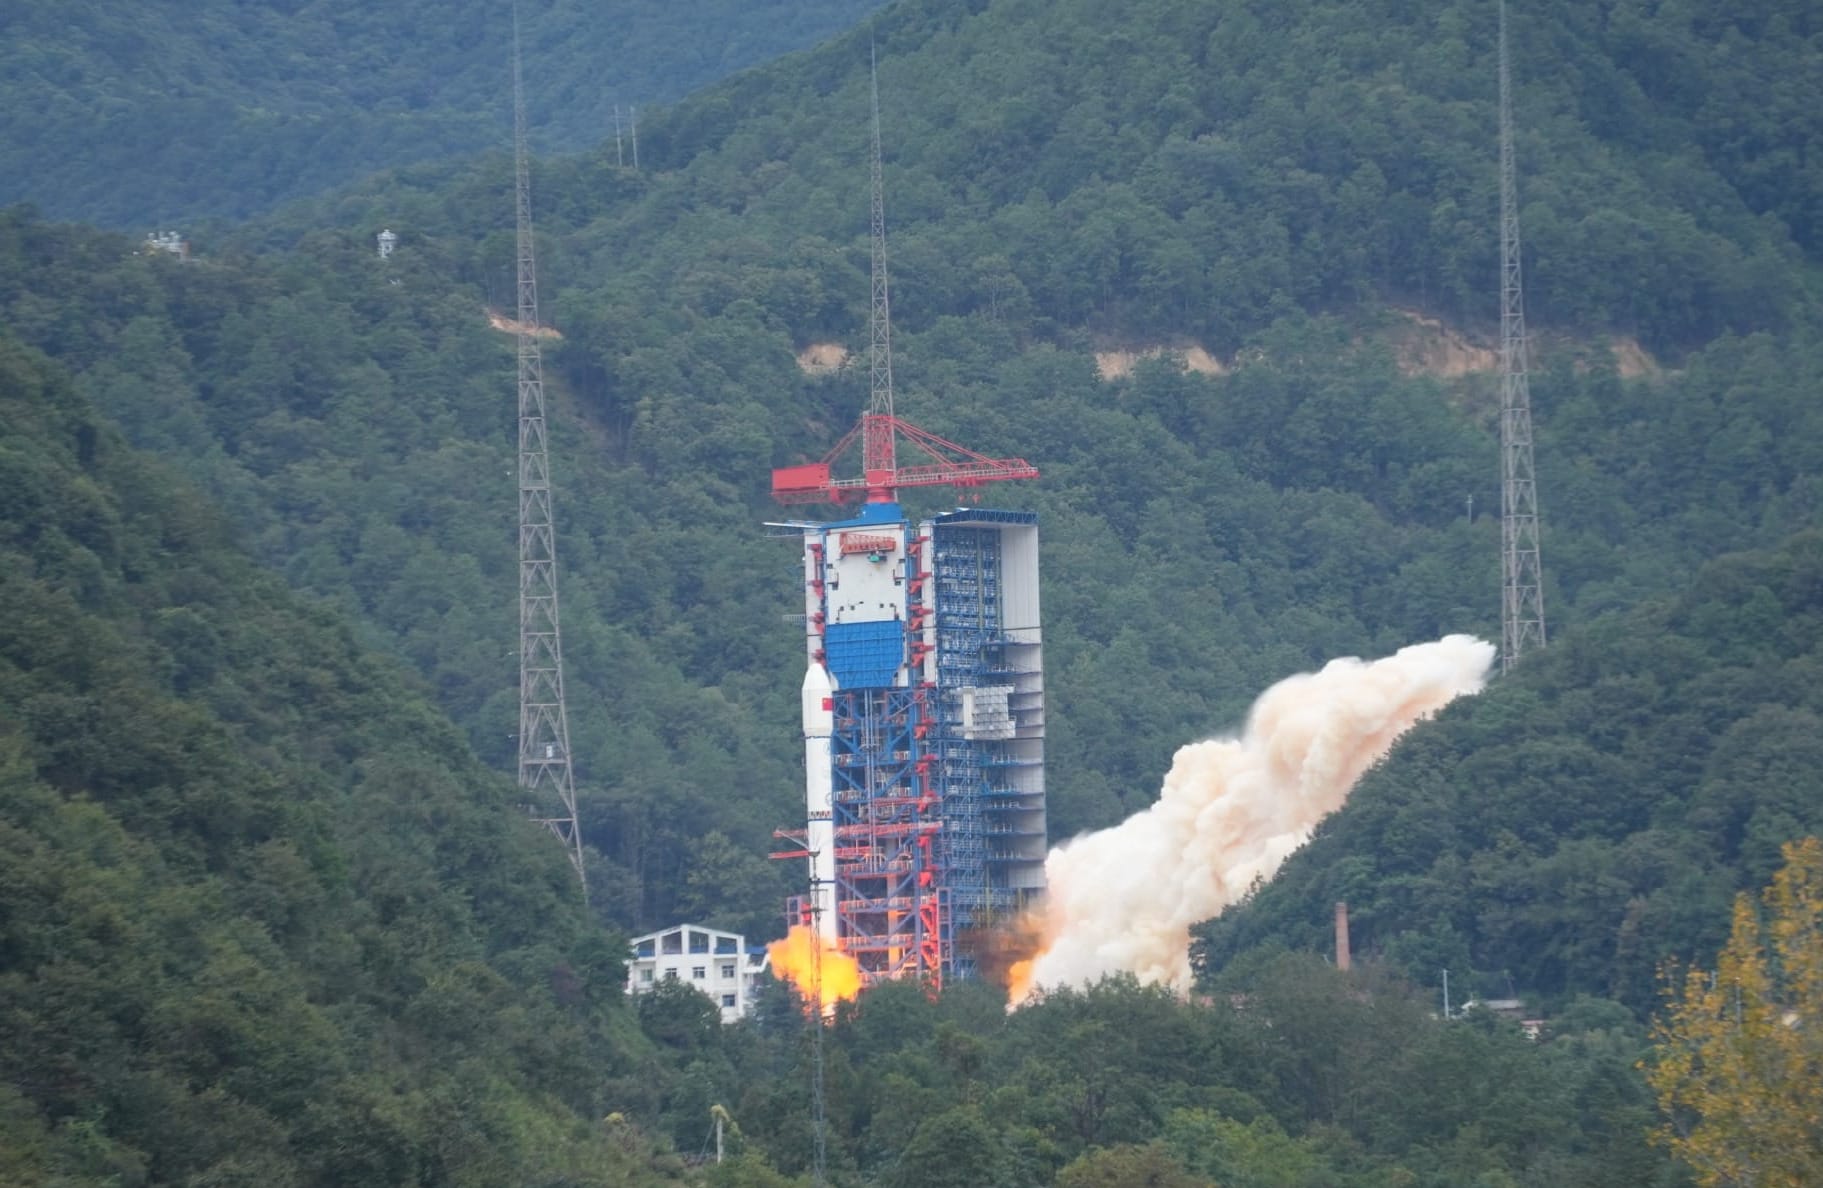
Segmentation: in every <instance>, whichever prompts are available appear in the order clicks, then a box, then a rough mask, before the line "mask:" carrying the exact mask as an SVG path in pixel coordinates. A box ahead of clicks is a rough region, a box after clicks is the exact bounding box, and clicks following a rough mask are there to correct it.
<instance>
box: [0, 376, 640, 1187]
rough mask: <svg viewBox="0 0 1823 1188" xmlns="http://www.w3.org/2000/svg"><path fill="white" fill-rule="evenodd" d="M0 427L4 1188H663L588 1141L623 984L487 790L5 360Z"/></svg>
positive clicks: (435, 718)
mask: <svg viewBox="0 0 1823 1188" xmlns="http://www.w3.org/2000/svg"><path fill="white" fill-rule="evenodd" d="M0 417H3V418H4V420H5V423H6V425H7V434H6V438H5V441H4V442H3V443H0V871H3V872H4V873H3V874H0V1067H3V1068H4V1069H5V1073H4V1075H3V1076H0V1151H5V1152H6V1153H7V1154H6V1155H5V1156H0V1168H3V1169H5V1171H6V1173H7V1174H6V1179H7V1181H8V1182H9V1183H42V1182H56V1183H70V1184H96V1185H100V1184H104V1183H105V1184H142V1183H227V1182H236V1183H244V1182H251V1181H253V1180H258V1181H260V1182H262V1183H268V1184H274V1185H292V1184H296V1185H306V1184H322V1185H331V1184H351V1183H361V1184H394V1183H428V1182H435V1183H448V1184H476V1185H480V1184H499V1183H508V1182H514V1183H538V1182H557V1179H558V1178H559V1177H569V1178H567V1179H564V1180H563V1182H566V1183H577V1184H582V1183H588V1184H609V1183H613V1184H622V1183H656V1182H661V1181H664V1180H666V1179H669V1178H671V1176H670V1175H669V1174H667V1173H666V1172H665V1171H664V1170H663V1168H662V1167H661V1166H659V1165H657V1164H651V1163H650V1161H649V1159H648V1157H646V1156H644V1155H642V1154H641V1153H640V1151H639V1150H638V1149H637V1148H636V1147H635V1148H629V1147H627V1146H626V1145H624V1144H617V1143H612V1142H608V1141H606V1139H605V1137H604V1136H603V1135H602V1134H601V1133H600V1132H599V1130H598V1129H597V1128H596V1127H595V1125H594V1122H593V1120H594V1119H595V1118H598V1117H599V1116H600V1113H601V1110H602V1105H603V1102H602V1094H603V1092H604V1090H605V1089H606V1087H607V1085H608V1084H609V1083H610V1079H611V1078H612V1076H613V1075H614V1074H615V1072H616V1071H617V1070H624V1069H627V1068H630V1067H631V1064H632V1062H633V1061H634V1060H635V1059H637V1058H638V1057H639V1054H640V1051H641V1045H640V1043H639V1041H638V1039H637V1037H636V1036H635V1035H634V1034H633V1032H632V1025H631V1023H630V1022H629V1021H628V1020H627V1017H626V1014H625V1010H624V1007H623V1006H622V1005H621V1004H620V1002H619V996H620V984H621V978H622V977H623V976H624V975H623V973H622V966H621V958H620V952H619V950H618V948H617V947H616V940H615V938H614V937H612V936H611V935H604V934H602V933H601V932H600V931H599V929H598V928H596V927H595V926H594V925H593V924H592V923H591V922H590V921H589V919H588V918H587V915H586V913H585V912H584V911H583V910H582V908H581V906H580V904H579V903H578V902H577V894H576V890H575V886H574V882H573V878H572V877H571V876H570V874H569V871H568V870H567V868H566V864H565V863H564V861H563V858H562V854H561V851H560V850H559V849H558V848H557V847H556V846H554V845H553V844H552V843H551V841H550V839H549V838H548V836H546V835H545V834H544V833H543V831H542V830H540V829H539V828H538V827H536V826H535V825H533V824H531V823H530V822H529V821H527V820H526V819H525V817H524V815H523V813H522V812H521V811H520V810H519V809H518V807H517V806H516V805H515V804H514V803H513V796H512V790H511V788H510V787H509V786H507V784H506V783H505V781H502V780H500V779H498V778H497V777H494V776H492V775H490V774H489V773H487V772H486V771H484V770H482V769H481V768H480V766H479V765H478V764H477V763H476V762H475V761H474V759H473V758H472V757H471V756H470V754H469V753H468V751H467V748H466V746H465V745H464V744H463V742H462V739H461V737H460V735H459V734H458V733H457V732H456V731H455V730H454V729H452V728H451V726H450V725H449V724H448V722H447V720H445V719H443V718H442V717H441V716H440V714H439V713H438V712H437V711H436V710H434V709H433V708H432V707H431V706H430V705H429V704H428V703H427V702H426V701H425V700H424V698H423V695H422V693H421V692H420V691H419V690H418V689H416V688H415V687H414V686H413V685H412V684H411V683H410V682H409V681H407V680H406V679H405V678H403V677H402V676H401V674H400V673H399V672H398V671H397V669H396V667H395V666H394V665H393V664H391V663H390V662H386V661H377V660H375V659H374V658H373V657H371V656H370V655H368V654H366V653H364V652H363V651H362V650H361V649H360V648H359V647H358V646H357V645H356V644H355V642H354V640H353V639H352V637H351V634H350V632H349V631H348V629H347V627H346V626H345V625H344V623H343V621H342V620H341V618H340V617H339V616H338V615H336V614H335V613H333V612H332V611H330V610H328V609H326V608H324V607H322V606H320V605H310V604H306V603H304V602H301V601H300V600H298V599H297V598H296V597H295V596H293V595H292V594H290V593H289V592H288V591H286V590H285V589H284V588H283V586H282V585H281V584H280V583H279V582H278V581H277V580H276V579H275V578H273V577H271V576H269V575H267V574H264V573H262V572H261V571H260V570H259V569H257V568H256V567H254V566H253V565H251V564H250V563H249V562H248V561H247V560H245V559H244V558H243V557H242V556H241V555H239V554H238V553H237V552H236V551H235V550H234V549H233V548H232V547H231V546H230V545H229V543H228V541H227V538H226V533H225V530H224V527H223V525H222V523H221V521H220V519H219V517H218V516H217V515H216V513H215V512H213V511H212V510H211V509H210V508H209V507H208V506H207V505H206V504H205V503H203V502H202V501H201V500H200V499H199V498H198V497H197V495H196V494H194V493H193V492H192V491H191V490H189V489H188V488H187V487H186V486H185V485H184V484H183V483H181V482H179V481H176V480H174V479H173V478H172V477H171V476H170V475H169V474H168V473H167V472H166V471H164V470H163V469H162V468H160V467H159V466H157V465H156V464H152V463H149V462H147V461H146V460H145V459H143V458H142V457H139V456H137V455H135V454H134V453H132V452H131V451H130V450H128V449H126V448H125V447H124V445H123V444H122V442H121V441H120V438H119V436H118V434H117V433H116V431H115V430H113V429H111V428H110V427H108V426H107V425H106V424H105V423H103V422H102V421H100V420H99V419H98V418H97V417H96V416H95V414H94V412H93V411H92V409H91V408H90V407H89V406H88V405H87V403H86V402H85V401H84V400H83V399H82V398H81V397H80V396H79V395H78V394H77V393H76V392H75V391H74V389H73V388H72V386H71V384H70V381H69V380H68V378H67V376H65V375H63V374H62V373H61V372H59V371H58V370H57V369H56V368H54V367H52V366H50V365H49V364H47V363H46V362H45V361H44V360H43V358H42V357H41V356H38V355H35V354H34V353H33V352H31V351H28V350H26V349H24V348H22V347H20V346H19V345H18V344H17V343H16V342H14V341H11V340H0ZM9 1160H10V1161H12V1162H11V1163H8V1162H7V1161H9Z"/></svg>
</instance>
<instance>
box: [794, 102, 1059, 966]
mask: <svg viewBox="0 0 1823 1188" xmlns="http://www.w3.org/2000/svg"><path fill="white" fill-rule="evenodd" d="M872 238H873V266H872V276H873V310H872V316H871V318H870V319H869V328H870V335H869V337H870V350H869V374H870V385H871V391H872V400H871V403H870V406H869V409H868V411H867V412H866V413H865V414H863V415H862V417H861V421H860V423H859V424H858V425H856V426H855V428H854V429H852V430H851V431H850V432H849V433H848V434H847V435H846V436H845V437H843V438H842V440H841V441H840V442H838V443H837V445H836V446H835V448H834V449H833V450H831V451H830V452H829V454H828V455H826V456H825V457H824V459H823V460H822V461H820V462H816V463H810V464H807V465H803V466H793V467H787V468H785V469H782V470H775V471H774V472H773V475H772V492H773V496H774V497H775V498H776V499H778V500H779V501H780V502H782V503H789V504H800V503H819V502H832V503H840V504H848V505H849V506H850V510H851V514H849V515H848V516H847V517H846V518H843V519H839V520H835V521H832V522H810V521H794V522H792V523H790V524H789V525H785V526H784V527H786V528H787V529H788V530H789V531H790V532H792V533H793V534H797V535H801V536H802V539H803V545H804V557H803V565H804V569H803V578H804V624H805V633H804V649H805V660H806V668H807V672H806V675H805V678H804V686H803V724H804V750H805V773H806V798H805V799H806V808H807V811H808V821H807V825H806V828H805V829H803V830H802V831H799V830H783V831H781V832H780V836H781V837H786V838H790V839H792V840H793V841H795V842H797V843H798V845H799V846H800V847H801V848H798V849H793V850H790V851H788V852H787V853H785V854H782V855H779V856H780V857H793V858H805V859H807V860H808V863H809V871H810V892H809V894H808V895H806V896H804V897H802V898H800V899H799V900H797V901H795V903H794V909H793V910H794V911H795V913H796V914H797V917H798V919H799V920H800V921H801V922H803V923H805V924H809V925H812V926H813V927H815V928H816V930H817V931H818V932H819V933H820V935H821V937H822V939H823V940H824V941H825V942H827V943H829V944H832V945H834V946H836V947H838V948H840V949H841V950H842V951H843V952H845V953H847V954H848V955H849V956H851V957H853V958H854V959H855V960H856V962H857V963H859V965H860V967H861V971H862V974H863V976H864V978H865V979H866V981H867V982H869V983H870V984H871V983H873V982H878V981H881V980H884V979H888V978H902V977H912V978H918V979H922V980H923V981H925V982H926V983H927V984H929V985H932V986H937V987H940V986H941V985H942V984H943V983H944V982H945V981H946V980H948V979H949V978H953V977H966V976H968V975H969V974H971V973H972V972H973V963H972V961H971V959H970V957H969V955H968V953H967V952H966V950H965V949H964V948H963V947H961V946H959V945H958V943H957V942H958V938H959V936H961V935H962V934H963V933H965V932H966V931H967V930H968V929H970V928H972V927H978V926H983V925H987V924H989V923H992V922H993V921H995V920H998V919H1005V918H1008V917H1011V916H1012V915H1015V914H1017V913H1018V912H1019V911H1020V910H1022V909H1023V908H1024V907H1025V906H1026V905H1027V904H1028V903H1029V902H1031V901H1032V899H1033V898H1034V897H1036V896H1038V895H1041V894H1042V893H1043V889H1044V859H1045V853H1046V834H1045V794H1044V663H1043V649H1042V646H1041V644H1042V641H1041V636H1040V631H1039V604H1038V522H1037V517H1036V516H1035V515H1033V514H1032V513H1029V512H1017V511H988V510H981V509H964V510H958V511H952V512H947V513H944V514H940V515H934V516H930V517H928V518H923V519H920V520H917V521H914V520H912V519H910V518H909V517H908V516H907V514H906V513H905V511H904V510H903V509H902V508H901V506H900V504H899V499H898V492H899V490H900V489H901V488H906V487H925V486H947V487H975V486H978V485H980V484H983V483H988V482H998V481H1003V480H1007V479H1020V478H1036V477H1037V476H1038V472H1037V470H1036V469H1035V468H1033V467H1032V466H1031V465H1030V464H1028V463H1027V462H1026V461H1025V460H1024V459H1021V458H990V457H987V456H986V455H983V454H978V453H975V452H974V451H972V450H968V449H965V448H963V447H962V446H959V445H956V444H955V443H953V442H949V441H945V440H943V439H942V438H940V437H937V436H935V435H933V434H930V433H926V432H925V431H923V430H921V429H918V428H916V427H914V426H912V425H910V424H908V423H907V422H905V421H902V420H900V419H899V418H898V417H897V416H896V415H895V414H894V412H893V393H892V329H891V317H890V302H889V299H888V286H887V277H886V225H885V214H884V204H883V199H882V188H881V174H880V107H879V90H878V87H877V85H876V87H875V89H874V96H873V235H872ZM901 440H903V441H904V442H905V443H906V444H907V445H909V446H910V447H912V448H913V449H915V450H916V451H917V452H918V453H919V454H920V455H921V457H920V459H919V460H918V462H916V463H915V464H913V465H909V466H900V465H899V463H898V457H897V452H898V445H899V443H900V441H901ZM857 441H858V443H859V446H860V450H859V453H860V457H861V474H860V475H859V476H858V477H835V473H836V469H837V467H838V466H839V465H840V463H841V461H842V459H843V457H844V455H846V454H848V453H850V452H851V451H852V450H853V448H854V446H855V445H856V443H857Z"/></svg>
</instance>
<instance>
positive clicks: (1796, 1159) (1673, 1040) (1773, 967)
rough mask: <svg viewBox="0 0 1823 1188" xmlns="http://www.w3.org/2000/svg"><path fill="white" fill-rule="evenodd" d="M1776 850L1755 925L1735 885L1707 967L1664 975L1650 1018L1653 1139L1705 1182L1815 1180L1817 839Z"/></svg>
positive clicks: (1818, 1121)
mask: <svg viewBox="0 0 1823 1188" xmlns="http://www.w3.org/2000/svg"><path fill="white" fill-rule="evenodd" d="M1783 853H1784V857H1785V865H1784V866H1783V867H1782V868H1781V869H1780V870H1779V872H1778V874H1776V875H1775V876H1774V877H1773V881H1772V886H1771V887H1768V888H1767V889H1766V893H1765V896H1764V900H1765V906H1766V918H1765V922H1764V924H1762V922H1761V918H1760V915H1759V913H1758V912H1756V910H1755V906H1754V902H1753V898H1752V896H1750V895H1746V894H1742V895H1740V896H1738V897H1737V898H1736V899H1735V903H1734V927H1733V930H1732V933H1731V935H1730V936H1729V938H1728V945H1727V947H1726V948H1724V949H1723V950H1722V952H1721V955H1720V957H1719V958H1718V960H1717V962H1716V968H1715V971H1714V972H1713V973H1712V972H1709V971H1707V970H1702V969H1692V970H1690V971H1689V972H1688V974H1686V975H1685V977H1684V979H1683V986H1682V988H1681V990H1680V989H1679V987H1678V986H1677V985H1676V983H1675V981H1674V980H1672V979H1669V978H1668V979H1667V981H1668V983H1669V984H1668V985H1667V987H1666V999H1667V1012H1666V1014H1665V1015H1663V1016H1661V1017H1660V1018H1658V1019H1656V1020H1655V1021H1654V1023H1653V1040H1654V1041H1655V1059H1653V1060H1652V1061H1651V1062H1650V1063H1649V1064H1647V1065H1645V1066H1643V1067H1645V1070H1646V1079H1647V1081H1648V1082H1650V1084H1651V1086H1652V1089H1653V1092H1654V1093H1656V1094H1657V1096H1658V1104H1659V1108H1660V1109H1662V1110H1663V1111H1664V1112H1665V1114H1666V1115H1667V1118H1668V1120H1667V1121H1666V1122H1665V1124H1664V1125H1663V1126H1662V1127H1660V1129H1659V1130H1658V1131H1657V1132H1656V1133H1655V1135H1654V1140H1655V1141H1657V1142H1661V1143H1663V1144H1664V1145H1666V1146H1668V1147H1669V1148H1670V1149H1671V1151H1672V1152H1673V1153H1674V1154H1675V1155H1677V1156H1678V1158H1680V1159H1682V1160H1683V1161H1684V1162H1686V1163H1688V1164H1689V1165H1690V1166H1691V1168H1692V1169H1693V1170H1694V1171H1695V1172H1696V1178H1697V1182H1698V1183H1699V1184H1701V1185H1703V1186H1704V1188H1717V1186H1722V1185H1730V1186H1732V1185H1741V1186H1747V1185H1752V1186H1754V1188H1814V1186H1816V1185H1823V841H1819V840H1818V839H1816V838H1814V837H1809V838H1805V839H1803V840H1802V841H1795V842H1788V843H1787V844H1786V845H1785V847H1784V850H1783Z"/></svg>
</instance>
